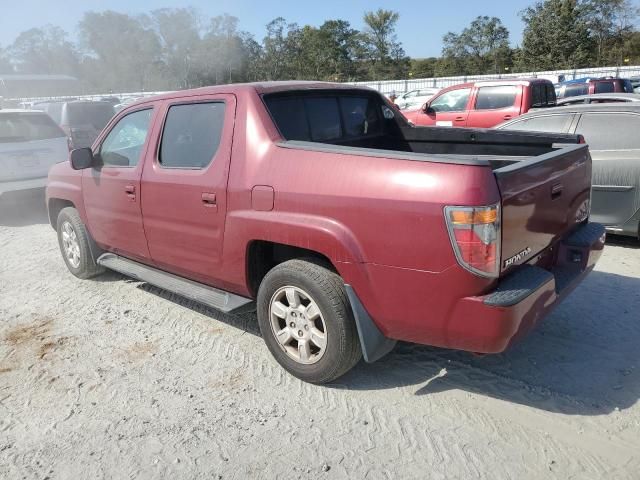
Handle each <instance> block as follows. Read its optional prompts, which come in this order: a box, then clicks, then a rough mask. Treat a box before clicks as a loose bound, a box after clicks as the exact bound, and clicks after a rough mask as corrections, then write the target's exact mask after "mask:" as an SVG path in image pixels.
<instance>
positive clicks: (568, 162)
mask: <svg viewBox="0 0 640 480" xmlns="http://www.w3.org/2000/svg"><path fill="white" fill-rule="evenodd" d="M494 174H495V176H496V179H497V182H498V187H499V189H500V194H501V197H502V256H501V267H500V271H501V273H503V272H506V271H507V270H509V269H510V268H512V267H513V266H515V265H519V264H522V263H526V262H528V261H530V260H531V259H532V258H534V257H535V256H536V255H537V254H538V253H540V252H541V251H542V250H544V249H546V248H547V247H548V246H550V245H552V244H553V243H555V242H556V241H557V240H558V239H559V238H561V237H562V236H564V235H566V234H567V233H568V232H570V231H572V230H573V229H574V228H575V227H576V224H577V223H580V222H582V221H583V220H585V219H586V218H587V217H588V214H589V199H590V192H591V157H590V155H589V150H588V147H587V145H584V144H580V145H566V146H562V147H561V148H557V149H555V150H553V151H551V152H549V153H546V154H544V155H540V156H538V157H533V158H529V159H527V160H523V161H521V162H517V163H514V164H511V165H509V166H506V167H502V168H499V169H497V170H495V171H494Z"/></svg>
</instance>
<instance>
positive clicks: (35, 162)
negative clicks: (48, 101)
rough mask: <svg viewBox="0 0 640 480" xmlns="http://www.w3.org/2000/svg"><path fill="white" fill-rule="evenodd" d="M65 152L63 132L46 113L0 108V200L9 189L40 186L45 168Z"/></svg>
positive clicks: (65, 154) (38, 187)
mask: <svg viewBox="0 0 640 480" xmlns="http://www.w3.org/2000/svg"><path fill="white" fill-rule="evenodd" d="M68 156H69V145H68V139H67V135H66V134H65V132H64V131H63V130H62V128H60V127H59V126H58V125H56V124H55V122H54V121H53V120H52V119H51V117H49V115H47V114H46V113H43V112H40V111H29V110H0V200H2V197H4V196H5V195H7V194H9V193H11V192H20V191H25V190H36V189H37V190H43V189H44V187H45V186H46V183H47V175H48V173H49V168H50V167H51V166H52V165H54V164H56V163H59V162H64V161H65V160H67V158H68Z"/></svg>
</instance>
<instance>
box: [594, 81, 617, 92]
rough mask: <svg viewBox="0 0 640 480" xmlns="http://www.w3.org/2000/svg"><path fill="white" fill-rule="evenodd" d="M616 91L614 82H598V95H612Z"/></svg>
mask: <svg viewBox="0 0 640 480" xmlns="http://www.w3.org/2000/svg"><path fill="white" fill-rule="evenodd" d="M614 91H615V86H614V84H613V82H596V88H595V92H596V93H612V92H614Z"/></svg>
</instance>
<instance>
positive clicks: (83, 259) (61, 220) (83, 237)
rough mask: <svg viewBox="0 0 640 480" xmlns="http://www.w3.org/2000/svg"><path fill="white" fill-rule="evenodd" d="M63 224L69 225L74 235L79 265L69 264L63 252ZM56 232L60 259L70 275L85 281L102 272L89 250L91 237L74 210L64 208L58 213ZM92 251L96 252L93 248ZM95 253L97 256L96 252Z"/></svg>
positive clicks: (102, 269)
mask: <svg viewBox="0 0 640 480" xmlns="http://www.w3.org/2000/svg"><path fill="white" fill-rule="evenodd" d="M65 224H69V225H70V226H71V228H72V229H73V232H74V233H75V235H76V239H77V244H78V246H79V250H80V255H79V257H80V258H79V264H78V265H77V266H75V265H73V264H72V263H71V261H70V260H69V258H68V257H67V254H66V252H65V247H64V242H63V230H64V229H65V227H66V225H65ZM56 230H57V232H58V245H59V246H60V252H61V253H62V258H63V259H64V263H65V264H66V265H67V268H68V269H69V271H70V272H71V273H72V274H74V275H75V276H76V277H78V278H82V279H87V278H91V277H95V276H96V275H99V274H101V273H102V272H104V268H103V267H101V266H100V265H98V264H97V263H96V258H95V257H94V254H93V252H92V250H91V243H92V241H91V237H90V236H89V232H88V231H87V229H86V227H85V226H84V223H82V220H81V219H80V215H79V214H78V211H77V210H76V209H75V208H73V207H66V208H63V209H62V210H61V211H60V213H59V214H58V220H57V223H56ZM94 250H96V247H95V246H94ZM95 253H96V254H97V253H98V252H95Z"/></svg>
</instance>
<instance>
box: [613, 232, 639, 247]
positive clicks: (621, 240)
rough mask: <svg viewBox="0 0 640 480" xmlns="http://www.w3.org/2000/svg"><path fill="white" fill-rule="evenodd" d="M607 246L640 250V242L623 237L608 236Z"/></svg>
mask: <svg viewBox="0 0 640 480" xmlns="http://www.w3.org/2000/svg"><path fill="white" fill-rule="evenodd" d="M607 245H614V246H616V247H624V248H632V249H635V250H637V249H640V240H638V239H637V238H635V237H626V236H622V235H613V234H610V233H608V234H607Z"/></svg>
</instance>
